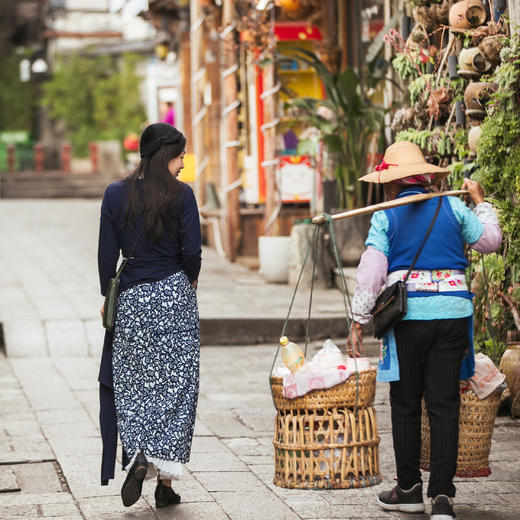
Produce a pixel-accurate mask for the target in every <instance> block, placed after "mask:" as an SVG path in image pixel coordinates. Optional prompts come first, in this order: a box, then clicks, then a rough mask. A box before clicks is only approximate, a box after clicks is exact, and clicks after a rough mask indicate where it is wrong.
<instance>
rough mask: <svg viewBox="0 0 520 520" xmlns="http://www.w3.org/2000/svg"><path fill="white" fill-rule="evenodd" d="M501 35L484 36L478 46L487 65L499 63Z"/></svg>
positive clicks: (501, 45)
mask: <svg viewBox="0 0 520 520" xmlns="http://www.w3.org/2000/svg"><path fill="white" fill-rule="evenodd" d="M503 38H504V35H503V34H493V35H491V36H486V37H485V38H484V39H483V40H482V41H481V42H480V43H479V44H478V48H479V49H480V52H481V53H482V55H483V56H484V58H486V60H487V61H489V63H492V64H493V65H498V64H499V63H500V50H501V49H502V47H503V43H502V40H503Z"/></svg>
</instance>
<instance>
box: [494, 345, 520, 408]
mask: <svg viewBox="0 0 520 520" xmlns="http://www.w3.org/2000/svg"><path fill="white" fill-rule="evenodd" d="M499 368H500V370H501V371H502V372H503V373H504V374H505V376H506V383H507V386H508V389H509V391H510V392H511V402H512V404H513V405H515V403H517V404H518V401H519V400H520V397H519V394H520V343H508V345H507V350H506V351H505V352H504V354H503V356H502V359H501V360H500V365H499ZM517 412H518V406H513V407H512V408H511V413H512V414H513V415H517Z"/></svg>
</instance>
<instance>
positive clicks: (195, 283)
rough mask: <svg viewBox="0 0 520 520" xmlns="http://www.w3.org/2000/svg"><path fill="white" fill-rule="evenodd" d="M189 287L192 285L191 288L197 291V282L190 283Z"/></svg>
mask: <svg viewBox="0 0 520 520" xmlns="http://www.w3.org/2000/svg"><path fill="white" fill-rule="evenodd" d="M191 285H193V288H194V289H195V290H197V285H199V281H198V280H195V281H194V282H192V283H191Z"/></svg>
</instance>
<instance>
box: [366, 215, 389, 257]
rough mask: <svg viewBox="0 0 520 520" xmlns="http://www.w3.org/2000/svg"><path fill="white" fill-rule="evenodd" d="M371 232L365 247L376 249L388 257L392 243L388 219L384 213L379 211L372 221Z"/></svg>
mask: <svg viewBox="0 0 520 520" xmlns="http://www.w3.org/2000/svg"><path fill="white" fill-rule="evenodd" d="M370 224H371V226H370V230H369V231H368V237H367V239H366V241H365V245H366V246H367V247H368V246H372V247H375V248H376V249H378V250H379V251H381V252H382V253H383V254H384V255H385V256H388V252H389V250H390V243H389V241H388V235H387V231H388V218H387V216H386V213H385V212H384V211H377V212H376V213H374V215H373V216H372V219H371V220H370Z"/></svg>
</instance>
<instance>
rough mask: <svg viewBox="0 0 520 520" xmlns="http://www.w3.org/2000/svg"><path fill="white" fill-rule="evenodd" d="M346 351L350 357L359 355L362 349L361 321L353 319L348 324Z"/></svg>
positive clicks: (362, 351) (361, 353)
mask: <svg viewBox="0 0 520 520" xmlns="http://www.w3.org/2000/svg"><path fill="white" fill-rule="evenodd" d="M347 353H348V355H349V356H350V357H361V356H362V355H363V354H364V353H365V351H364V349H363V329H362V325H361V323H357V322H356V321H353V322H352V323H351V325H350V333H349V335H348V338H347Z"/></svg>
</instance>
